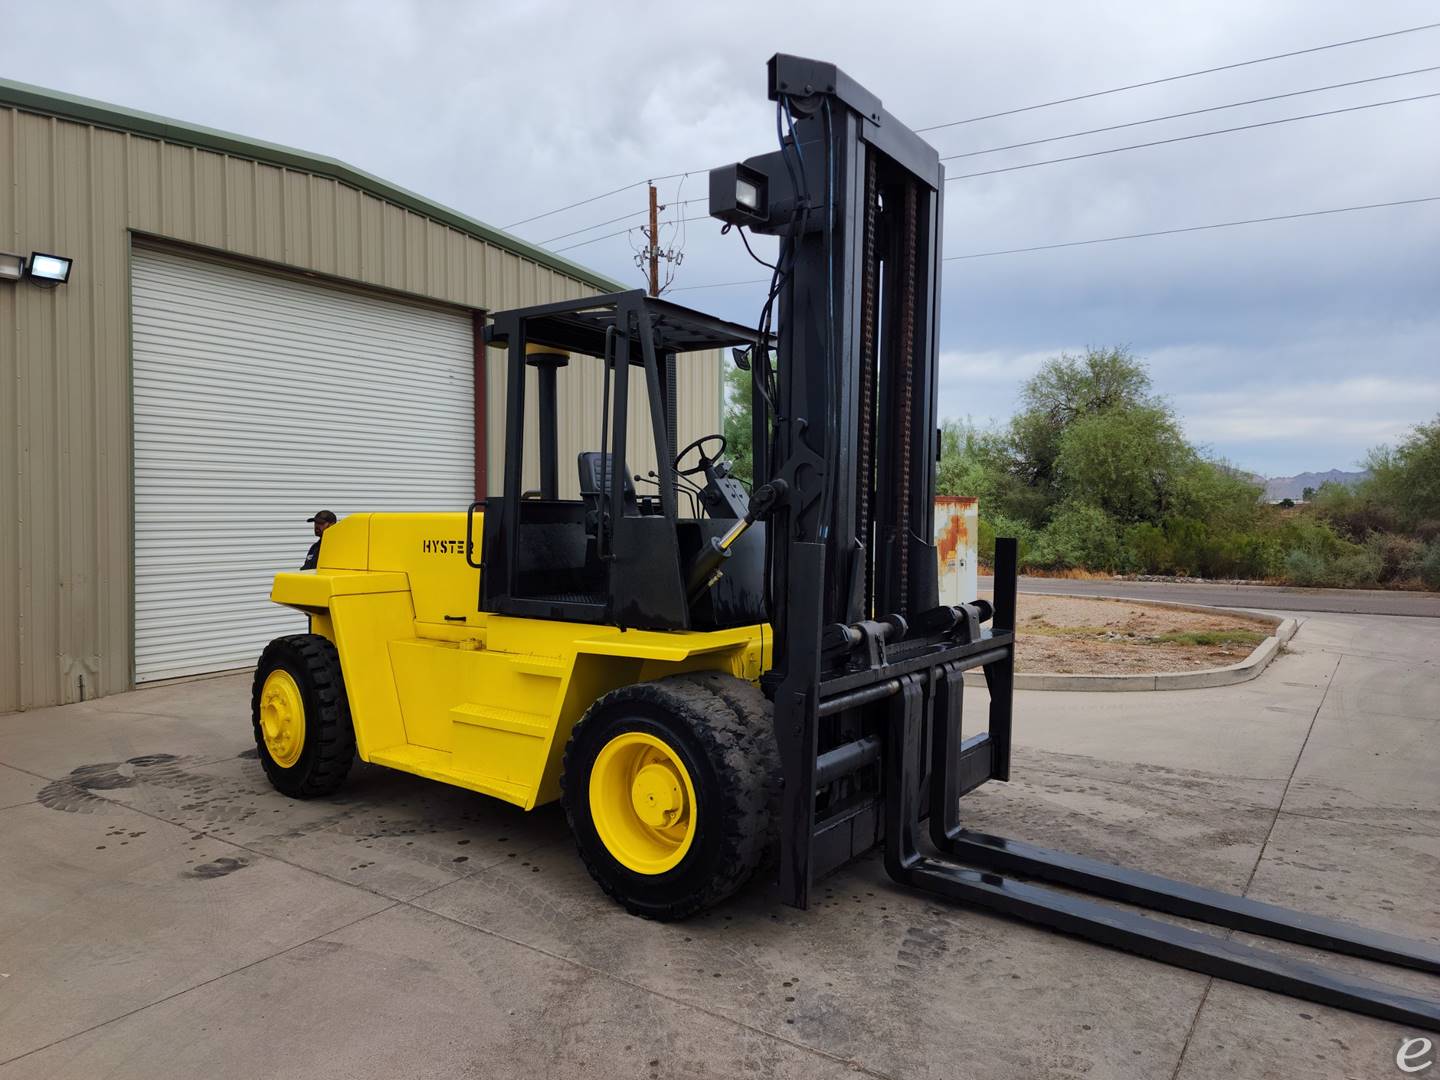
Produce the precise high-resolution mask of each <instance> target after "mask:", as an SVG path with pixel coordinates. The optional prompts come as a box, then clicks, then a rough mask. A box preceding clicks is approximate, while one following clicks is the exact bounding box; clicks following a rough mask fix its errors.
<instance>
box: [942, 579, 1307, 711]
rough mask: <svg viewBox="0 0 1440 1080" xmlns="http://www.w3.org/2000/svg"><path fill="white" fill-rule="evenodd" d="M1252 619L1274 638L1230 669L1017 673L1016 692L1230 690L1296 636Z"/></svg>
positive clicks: (1274, 622)
mask: <svg viewBox="0 0 1440 1080" xmlns="http://www.w3.org/2000/svg"><path fill="white" fill-rule="evenodd" d="M1045 595H1047V596H1071V597H1074V598H1076V599H1080V600H1114V601H1117V602H1123V603H1127V604H1148V605H1149V606H1151V607H1168V608H1175V609H1177V610H1180V611H1199V612H1207V613H1208V612H1214V611H1220V610H1223V609H1221V608H1213V607H1205V606H1203V605H1201V604H1180V603H1175V602H1173V601H1168V600H1137V599H1135V598H1133V597H1119V596H1080V595H1078V594H1075V593H1046V594H1045ZM1246 614H1247V615H1248V616H1249V617H1250V618H1253V619H1258V620H1260V621H1262V622H1268V623H1270V625H1271V626H1273V627H1274V630H1273V631H1272V633H1271V635H1270V636H1269V637H1267V638H1266V639H1265V640H1264V641H1262V642H1260V644H1259V645H1256V646H1255V648H1254V650H1253V651H1252V652H1251V653H1250V655H1249V656H1247V657H1246V658H1245V659H1244V660H1241V661H1240V662H1239V663H1238V664H1230V665H1229V666H1227V667H1218V668H1204V669H1202V670H1200V671H1166V672H1160V673H1159V674H1155V675H1058V674H1055V675H1052V674H1046V673H1045V672H1031V671H1017V672H1016V673H1015V689H1017V690H1071V691H1075V690H1078V691H1081V692H1084V691H1106V692H1110V693H1114V692H1117V691H1119V692H1128V691H1131V690H1201V689H1205V688H1206V687H1212V686H1231V685H1233V684H1235V683H1242V682H1249V681H1250V680H1251V679H1253V678H1255V677H1256V676H1257V675H1259V674H1260V673H1261V672H1262V671H1264V670H1265V669H1266V668H1267V667H1269V666H1270V661H1272V660H1274V659H1275V657H1276V656H1278V655H1279V654H1280V646H1282V645H1283V644H1285V642H1287V641H1289V640H1290V639H1291V638H1292V637H1294V636H1295V631H1296V629H1298V627H1299V624H1298V623H1297V622H1296V621H1295V620H1294V619H1291V618H1280V617H1278V616H1275V615H1265V614H1262V613H1260V612H1246ZM965 684H966V685H967V686H984V685H985V675H984V673H982V672H979V671H967V672H966V673H965Z"/></svg>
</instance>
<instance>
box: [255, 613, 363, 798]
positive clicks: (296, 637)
mask: <svg viewBox="0 0 1440 1080" xmlns="http://www.w3.org/2000/svg"><path fill="white" fill-rule="evenodd" d="M277 667H284V668H286V670H288V671H290V673H291V674H292V675H294V676H295V677H296V681H297V682H298V683H299V684H300V693H301V696H302V697H303V698H305V699H306V702H305V743H306V746H305V749H304V751H302V753H301V756H300V760H299V761H297V762H296V763H295V764H294V765H293V766H291V767H290V768H288V769H287V768H284V767H282V766H280V765H278V764H276V762H275V760H274V759H273V758H271V756H270V754H269V752H268V751H267V749H266V747H265V738H264V735H263V734H262V733H261V731H260V692H261V690H262V689H263V687H264V685H265V679H266V678H267V677H268V676H269V674H270V672H272V671H274V670H275V669H276V668H277ZM250 719H251V726H252V727H253V728H254V732H255V745H256V747H257V748H258V750H259V755H260V764H261V766H262V767H263V768H264V769H265V775H266V776H267V777H268V778H269V780H270V783H271V784H272V785H274V787H275V788H276V790H278V791H280V792H283V793H284V794H286V795H289V796H290V797H291V798H295V799H313V798H318V797H321V796H325V795H331V794H334V792H335V791H336V790H337V789H339V787H340V785H341V784H343V783H344V782H345V777H346V776H347V775H348V774H349V772H350V766H351V765H352V764H353V763H354V761H355V727H354V724H353V723H352V722H351V719H350V701H349V698H348V697H347V696H346V694H345V679H344V676H343V675H342V674H341V670H340V654H339V653H338V652H336V651H335V646H334V644H332V643H331V642H330V641H329V640H328V639H327V638H324V637H321V636H320V635H319V634H291V635H289V636H287V637H281V638H276V639H275V640H274V641H272V642H270V644H269V645H267V646H265V651H264V652H263V653H261V654H260V662H259V664H257V665H256V667H255V681H254V685H253V686H252V688H251V692H250Z"/></svg>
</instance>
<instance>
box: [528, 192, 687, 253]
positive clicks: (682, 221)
mask: <svg viewBox="0 0 1440 1080" xmlns="http://www.w3.org/2000/svg"><path fill="white" fill-rule="evenodd" d="M690 201H692V202H700V201H702V200H700V199H693V200H690ZM708 220H710V215H709V214H697V215H696V216H694V217H687V218H681V219H680V220H679V221H676V222H673V223H672V224H675V225H683V224H685V223H686V222H688V221H708ZM638 228H639V226H638V225H632V226H630V228H629V229H621V230H620V231H619V232H612V233H606V234H605V235H604V236H592V237H591V238H590V239H589V240H581V241H580V242H579V243H578V244H566V245H565V246H564V247H562V248H556V249H555V253H556V254H557V255H558V254H559V253H560V252H562V251H571V250H573V249H575V248H577V247H584V246H585V245H586V244H598V243H599V242H600V241H601V240H609V239H610V238H611V237H612V236H624V235H625V234H626V233H628V232H630V231H631V230H633V229H638ZM580 231H581V232H584V231H585V230H584V229H581V230H580Z"/></svg>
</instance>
